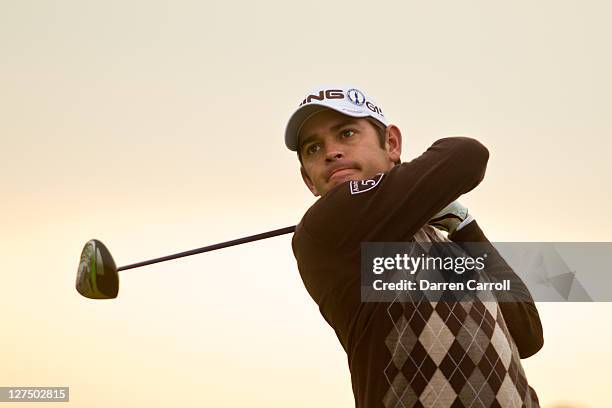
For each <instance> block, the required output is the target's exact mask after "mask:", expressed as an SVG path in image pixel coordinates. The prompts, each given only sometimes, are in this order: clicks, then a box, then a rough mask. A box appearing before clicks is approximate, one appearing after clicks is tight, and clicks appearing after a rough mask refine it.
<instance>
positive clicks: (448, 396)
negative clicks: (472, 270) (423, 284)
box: [292, 138, 543, 408]
mask: <svg viewBox="0 0 612 408" xmlns="http://www.w3.org/2000/svg"><path fill="white" fill-rule="evenodd" d="M487 159H488V151H487V150H486V149H485V148H484V146H482V145H481V144H480V143H478V142H477V141H475V140H473V139H468V138H447V139H442V140H439V141H437V142H436V143H434V145H432V146H431V147H430V148H429V149H428V150H427V151H426V152H425V153H423V154H422V155H421V156H420V157H418V158H417V159H415V160H413V161H411V162H409V163H403V164H401V165H398V166H395V167H394V168H393V169H392V170H391V171H389V172H388V173H387V174H385V175H379V176H377V177H375V178H373V179H372V180H364V181H360V182H348V183H344V184H342V185H339V186H336V187H335V188H334V189H332V190H331V191H329V192H328V193H327V194H325V195H324V196H323V197H322V198H321V199H319V200H318V201H317V202H316V203H315V204H314V205H313V206H312V207H311V208H310V209H309V210H308V212H307V213H306V214H305V215H304V217H303V219H302V221H301V222H300V224H299V225H298V227H297V229H296V233H295V235H294V237H293V241H292V245H293V251H294V255H295V257H296V260H297V263H298V269H299V271H300V275H301V277H302V280H303V282H304V285H305V287H306V289H307V290H308V292H309V294H310V295H311V296H312V298H313V299H314V301H315V302H316V303H317V304H318V306H319V309H320V311H321V314H322V315H323V317H324V319H325V320H326V321H327V322H328V323H329V325H330V326H331V327H332V328H333V329H334V331H335V332H336V335H337V336H338V339H339V340H340V343H341V345H342V347H343V348H344V350H345V351H346V353H347V357H348V366H349V370H350V373H351V382H352V387H353V393H354V396H355V404H356V407H358V408H365V407H367V408H378V407H395V408H407V407H538V406H539V405H538V399H537V395H536V393H535V391H534V390H533V389H532V388H531V387H530V386H529V385H528V382H527V379H526V376H525V373H524V371H523V368H522V366H521V362H520V358H525V357H528V356H530V355H532V354H534V353H535V352H536V351H537V350H539V348H541V346H542V342H543V340H542V329H541V324H540V320H539V316H538V313H537V310H536V308H535V305H534V304H533V302H532V301H529V302H514V303H512V302H504V303H495V302H490V301H489V302H482V301H481V300H479V299H475V300H473V301H470V302H446V301H445V302H430V301H427V300H422V299H410V298H404V299H398V301H394V302H377V303H366V302H361V298H360V294H361V292H360V259H361V257H360V244H361V242H406V241H413V240H415V239H416V240H431V241H437V240H442V238H440V234H437V233H436V232H435V231H434V230H433V228H431V227H429V226H427V225H426V223H427V221H428V220H429V219H431V217H432V216H433V215H434V214H436V213H437V212H438V211H439V210H440V209H442V208H443V207H444V206H446V205H447V204H448V203H449V202H452V201H453V200H455V199H456V198H458V197H459V196H460V195H461V194H464V193H466V192H468V191H470V190H471V189H473V188H474V187H475V186H476V185H477V184H478V183H479V182H480V181H481V180H482V178H483V177H484V170H485V168H486V162H487ZM450 238H451V239H452V240H453V241H455V242H457V243H459V244H460V245H461V242H484V243H487V242H488V241H487V240H486V237H485V236H484V234H483V233H482V231H481V230H480V228H479V227H478V225H477V224H476V222H472V223H470V224H468V225H467V226H465V227H464V228H463V229H462V230H461V231H459V232H457V233H455V234H454V235H452V236H451V237H450ZM466 250H467V249H466ZM489 251H490V252H492V254H493V256H489V258H488V261H487V267H486V273H488V274H492V275H493V274H496V276H497V277H503V278H509V279H511V280H512V285H513V290H515V289H516V290H517V291H519V292H521V299H525V296H528V299H531V298H530V297H529V292H528V290H527V288H526V287H525V286H524V285H523V284H522V282H521V281H520V279H519V278H518V277H517V276H516V275H515V274H514V272H513V271H512V269H511V268H510V267H509V266H508V265H507V264H506V263H505V262H504V261H503V259H502V258H501V256H499V254H497V252H496V251H495V250H494V248H493V247H492V246H491V247H490V249H489ZM471 255H474V254H471Z"/></svg>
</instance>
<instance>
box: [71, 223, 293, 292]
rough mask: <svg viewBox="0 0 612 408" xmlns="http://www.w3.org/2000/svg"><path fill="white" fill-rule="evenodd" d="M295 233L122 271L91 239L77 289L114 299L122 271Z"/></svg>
mask: <svg viewBox="0 0 612 408" xmlns="http://www.w3.org/2000/svg"><path fill="white" fill-rule="evenodd" d="M292 232H295V225H293V226H291V227H285V228H280V229H277V230H273V231H268V232H263V233H261V234H256V235H250V236H248V237H243V238H238V239H234V240H231V241H226V242H221V243H219V244H213V245H209V246H205V247H202V248H196V249H192V250H189V251H185V252H179V253H176V254H173V255H167V256H163V257H160V258H155V259H150V260H148V261H142V262H137V263H133V264H130V265H126V266H121V267H119V268H117V266H116V264H115V261H114V260H113V257H112V255H111V253H110V251H109V250H108V249H107V248H106V246H105V245H104V244H103V243H102V242H101V241H99V240H97V239H92V240H89V241H87V243H86V244H85V247H83V251H82V252H81V260H80V262H79V269H78V271H77V279H76V289H77V291H78V292H79V293H80V294H81V295H83V296H85V297H87V298H90V299H114V298H116V297H117V294H118V293H119V273H118V272H119V271H125V270H127V269H134V268H140V267H141V266H146V265H151V264H154V263H158V262H165V261H169V260H171V259H177V258H182V257H185V256H190V255H195V254H201V253H203V252H210V251H215V250H217V249H221V248H227V247H230V246H234V245H240V244H246V243H247V242H253V241H258V240H260V239H266V238H271V237H275V236H277V235H283V234H289V233H292Z"/></svg>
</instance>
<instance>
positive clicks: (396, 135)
mask: <svg viewBox="0 0 612 408" xmlns="http://www.w3.org/2000/svg"><path fill="white" fill-rule="evenodd" d="M385 148H386V149H387V153H388V154H389V159H390V160H391V161H392V162H393V163H395V162H398V161H399V160H400V156H401V154H402V132H401V131H400V130H399V128H398V127H397V126H395V125H389V126H387V128H386V129H385Z"/></svg>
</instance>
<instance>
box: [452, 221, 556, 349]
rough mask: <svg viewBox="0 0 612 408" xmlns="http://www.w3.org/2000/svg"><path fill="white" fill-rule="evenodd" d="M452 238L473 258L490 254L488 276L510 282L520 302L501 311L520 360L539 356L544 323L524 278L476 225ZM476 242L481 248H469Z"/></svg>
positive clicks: (506, 304)
mask: <svg viewBox="0 0 612 408" xmlns="http://www.w3.org/2000/svg"><path fill="white" fill-rule="evenodd" d="M449 238H450V239H451V240H452V241H454V242H456V243H458V244H459V245H460V246H462V247H463V248H464V249H465V250H466V251H467V252H468V253H469V254H470V256H472V257H479V256H482V254H483V253H486V254H487V261H486V271H487V273H488V274H489V275H490V276H491V277H493V278H494V279H495V280H496V281H501V280H505V279H508V280H509V281H510V286H511V288H512V294H513V296H515V298H517V299H520V300H518V301H503V302H499V307H500V309H501V311H502V315H503V316H504V320H505V321H506V325H507V326H508V330H509V331H510V335H511V336H512V338H513V339H514V342H515V343H516V346H517V347H518V350H519V355H520V357H521V358H527V357H530V356H532V355H534V354H535V353H537V352H538V350H540V349H541V348H542V346H543V345H544V335H543V331H542V323H541V322H540V315H539V314H538V310H537V308H536V306H535V303H534V302H533V299H532V297H531V294H530V293H529V289H527V287H526V286H525V284H524V283H523V281H522V280H521V278H520V277H519V276H518V275H517V274H516V273H515V272H514V270H513V269H512V268H511V267H510V265H508V264H507V263H506V261H505V260H504V258H503V257H502V256H501V255H500V254H499V252H498V251H497V250H496V249H495V247H494V246H493V245H492V244H491V242H490V241H489V240H488V239H487V237H486V236H485V235H484V232H483V231H482V230H481V229H480V227H479V226H478V224H477V223H476V221H472V222H471V223H470V224H468V225H466V226H465V227H463V228H461V229H460V230H458V231H456V232H455V233H453V234H451V235H450V236H449ZM475 242H477V243H479V245H466V244H467V243H475ZM476 252H479V253H476Z"/></svg>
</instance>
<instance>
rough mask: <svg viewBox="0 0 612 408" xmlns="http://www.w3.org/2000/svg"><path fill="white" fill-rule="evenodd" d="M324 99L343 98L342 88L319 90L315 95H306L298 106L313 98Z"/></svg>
mask: <svg viewBox="0 0 612 408" xmlns="http://www.w3.org/2000/svg"><path fill="white" fill-rule="evenodd" d="M325 99H344V93H343V92H342V89H325V90H322V91H319V93H318V94H316V95H308V96H307V97H306V99H304V100H303V101H302V103H300V106H302V105H305V104H307V103H310V102H312V101H313V100H316V101H323V100H325Z"/></svg>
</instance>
